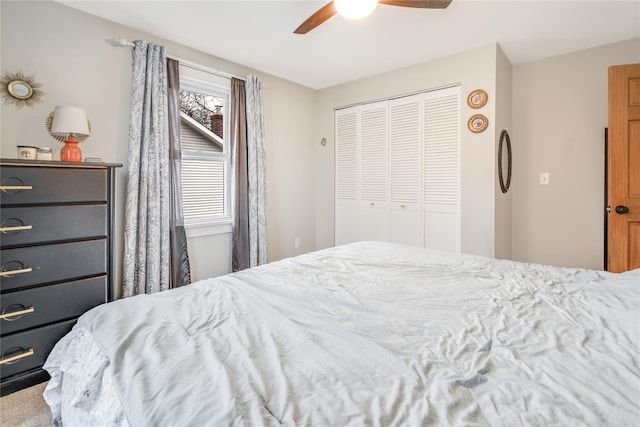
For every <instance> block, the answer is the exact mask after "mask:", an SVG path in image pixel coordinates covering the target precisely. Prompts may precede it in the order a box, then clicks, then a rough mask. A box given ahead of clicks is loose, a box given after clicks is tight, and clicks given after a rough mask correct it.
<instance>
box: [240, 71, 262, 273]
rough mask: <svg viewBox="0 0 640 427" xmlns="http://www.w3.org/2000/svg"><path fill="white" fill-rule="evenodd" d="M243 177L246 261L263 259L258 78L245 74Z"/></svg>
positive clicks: (259, 81) (259, 87)
mask: <svg viewBox="0 0 640 427" xmlns="http://www.w3.org/2000/svg"><path fill="white" fill-rule="evenodd" d="M245 86H246V91H247V95H246V96H247V105H246V108H247V178H248V181H249V184H248V197H249V265H250V266H251V267H255V266H257V265H261V264H265V263H266V262H267V221H266V199H265V167H264V159H265V153H264V119H263V113H262V80H260V79H259V78H258V77H256V76H247V81H246V84H245Z"/></svg>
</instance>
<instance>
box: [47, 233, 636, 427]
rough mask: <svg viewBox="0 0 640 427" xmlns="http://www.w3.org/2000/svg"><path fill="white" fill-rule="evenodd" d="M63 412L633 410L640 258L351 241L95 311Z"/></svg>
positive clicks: (380, 421)
mask: <svg viewBox="0 0 640 427" xmlns="http://www.w3.org/2000/svg"><path fill="white" fill-rule="evenodd" d="M45 369H46V370H47V371H48V372H49V373H50V375H51V380H50V381H49V384H48V386H47V389H46V390H45V393H44V397H45V400H46V401H47V403H48V404H49V406H50V407H51V410H52V413H53V416H54V423H55V424H56V425H64V426H76V425H77V426H87V425H119V426H136V427H137V426H158V425H167V426H178V425H180V426H187V425H194V426H195V425H198V426H204V425H211V426H276V425H278V426H280V425H285V426H414V425H415V426H424V425H438V426H440V425H445V426H446V425H465V426H466V425H496V426H498V425H500V426H503V425H509V426H512V425H513V426H515V425H563V426H571V425H592V426H593V425H610V426H614V425H615V426H623V425H640V406H639V405H640V270H635V271H631V272H627V273H622V274H613V273H607V272H603V271H596V270H584V269H570V268H559V267H552V266H546V265H538V264H526V263H518V262H513V261H505V260H496V259H491V258H485V257H480V256H471V255H463V254H457V253H450V252H443V251H433V250H428V249H424V248H415V247H410V246H403V245H397V244H392V243H382V242H359V243H353V244H349V245H344V246H338V247H335V248H329V249H324V250H320V251H317V252H313V253H309V254H305V255H301V256H298V257H294V258H288V259H285V260H282V261H278V262H274V263H271V264H267V265H263V266H260V267H255V268H252V269H248V270H244V271H241V272H237V273H233V274H229V275H226V276H222V277H219V278H212V279H208V280H203V281H200V282H197V283H194V284H192V285H189V286H187V287H184V288H179V289H174V290H171V291H166V292H161V293H157V294H153V295H140V296H136V297H132V298H127V299H123V300H118V301H114V302H111V303H108V304H104V305H102V306H99V307H96V308H95V309H93V310H91V311H89V312H87V313H86V314H85V315H83V316H82V317H81V318H80V319H79V321H78V323H77V324H76V326H75V327H74V329H73V330H72V331H71V332H70V333H69V334H68V335H67V336H66V337H64V338H63V339H62V340H61V341H60V342H59V343H58V344H57V345H56V347H55V348H54V350H53V351H52V352H51V354H50V356H49V358H48V360H47V362H46V364H45Z"/></svg>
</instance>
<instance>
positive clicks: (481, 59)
mask: <svg viewBox="0 0 640 427" xmlns="http://www.w3.org/2000/svg"><path fill="white" fill-rule="evenodd" d="M499 55H501V56H500V60H501V61H504V56H503V55H502V54H501V53H500V54H499V48H498V46H497V45H495V44H493V45H488V46H484V47H481V48H477V49H473V50H471V51H467V52H464V53H460V54H456V55H452V56H448V57H445V58H441V59H437V60H434V61H429V62H426V63H423V64H418V65H415V66H412V67H407V68H403V69H399V70H397V71H393V72H389V73H384V74H381V75H376V76H372V77H369V78H366V79H362V80H358V81H354V82H350V83H346V84H343V85H339V86H335V87H331V88H328V89H323V90H320V91H318V95H317V100H316V141H315V144H316V145H315V152H316V206H317V229H316V240H317V245H318V247H319V248H323V247H329V246H332V245H333V241H334V234H333V227H334V213H333V210H334V179H333V176H334V147H335V144H334V126H333V122H334V110H335V109H336V108H338V107H342V106H346V105H351V104H357V103H362V102H367V101H371V100H377V99H386V98H390V97H397V96H399V95H404V94H408V93H413V92H419V91H425V90H429V89H434V88H438V87H444V86H450V85H453V84H459V85H460V87H461V94H462V97H463V99H462V104H463V105H462V121H463V123H461V135H462V177H461V182H462V184H461V185H462V224H461V225H462V227H461V228H462V251H463V252H467V253H472V254H479V255H487V256H494V255H495V254H496V230H495V227H496V224H495V221H494V218H495V197H496V194H495V190H496V185H495V182H494V179H495V144H496V139H495V134H496V126H495V117H496V100H495V96H494V94H495V93H496V61H497V58H498V57H499ZM474 89H484V90H485V91H487V93H488V94H489V100H488V102H487V104H486V105H485V106H484V107H482V109H479V110H475V109H472V108H470V107H468V106H467V103H466V97H467V94H469V93H470V92H471V91H473V90H474ZM476 113H482V114H485V115H486V116H487V117H488V118H489V127H488V128H487V130H485V131H484V132H482V133H478V134H475V133H471V132H469V131H468V130H467V129H466V123H467V119H468V118H469V117H471V116H472V115H473V114H476ZM322 138H327V145H326V146H324V147H323V146H321V145H320V141H321V139H322ZM498 191H499V190H498ZM507 233H509V231H507Z"/></svg>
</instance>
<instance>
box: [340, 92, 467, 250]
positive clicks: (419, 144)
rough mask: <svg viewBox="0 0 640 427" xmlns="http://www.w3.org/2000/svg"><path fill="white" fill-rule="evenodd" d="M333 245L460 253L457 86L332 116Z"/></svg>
mask: <svg viewBox="0 0 640 427" xmlns="http://www.w3.org/2000/svg"><path fill="white" fill-rule="evenodd" d="M335 132H336V133H335V143H336V151H335V162H336V163H335V171H336V172H335V173H336V175H335V197H336V200H335V244H336V245H340V244H345V243H350V242H355V241H362V240H383V241H391V242H397V243H405V244H411V245H416V246H424V247H428V248H433V249H446V250H453V251H460V246H461V238H460V234H461V232H460V229H461V225H460V199H461V197H460V193H461V191H460V145H461V144H460V140H461V135H460V88H459V87H458V86H456V87H449V88H445V89H439V90H433V91H428V92H424V93H419V94H415V95H410V96H404V97H399V98H395V99H389V100H384V101H378V102H372V103H368V104H362V105H356V106H352V107H347V108H343V109H339V110H336V111H335Z"/></svg>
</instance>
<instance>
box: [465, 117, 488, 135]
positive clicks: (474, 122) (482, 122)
mask: <svg viewBox="0 0 640 427" xmlns="http://www.w3.org/2000/svg"><path fill="white" fill-rule="evenodd" d="M487 126H489V119H487V116H485V115H484V114H474V115H473V116H471V118H470V119H469V121H468V122H467V127H468V128H469V130H470V131H471V132H473V133H480V132H483V131H484V130H485V129H486V128H487Z"/></svg>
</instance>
